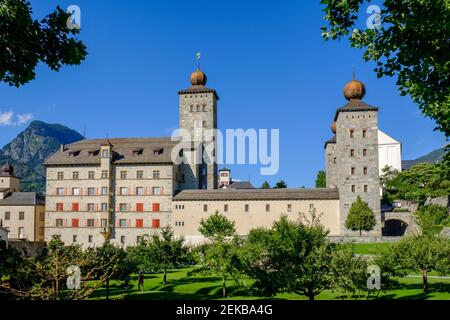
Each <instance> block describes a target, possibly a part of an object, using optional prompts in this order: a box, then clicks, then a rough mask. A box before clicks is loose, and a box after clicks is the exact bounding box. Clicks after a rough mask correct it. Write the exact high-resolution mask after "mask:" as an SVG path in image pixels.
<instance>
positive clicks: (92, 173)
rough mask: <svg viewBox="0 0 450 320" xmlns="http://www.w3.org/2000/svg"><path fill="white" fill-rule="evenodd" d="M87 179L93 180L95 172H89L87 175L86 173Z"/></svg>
mask: <svg viewBox="0 0 450 320" xmlns="http://www.w3.org/2000/svg"><path fill="white" fill-rule="evenodd" d="M88 179H89V180H94V179H95V172H94V171H89V173H88Z"/></svg>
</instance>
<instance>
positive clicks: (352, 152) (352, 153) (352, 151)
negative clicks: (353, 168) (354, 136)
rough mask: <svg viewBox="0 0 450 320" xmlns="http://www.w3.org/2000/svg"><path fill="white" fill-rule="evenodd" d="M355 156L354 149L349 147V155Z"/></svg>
mask: <svg viewBox="0 0 450 320" xmlns="http://www.w3.org/2000/svg"><path fill="white" fill-rule="evenodd" d="M354 156H355V149H351V150H350V157H354Z"/></svg>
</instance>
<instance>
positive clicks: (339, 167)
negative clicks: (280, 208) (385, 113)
mask: <svg viewBox="0 0 450 320" xmlns="http://www.w3.org/2000/svg"><path fill="white" fill-rule="evenodd" d="M364 95H365V86H364V84H363V83H362V82H360V81H357V80H352V81H350V82H349V83H347V84H346V86H345V88H344V96H345V98H346V99H347V100H348V103H347V104H346V105H345V106H343V107H342V108H339V109H338V110H337V111H336V115H335V118H334V121H335V124H334V125H333V126H332V127H333V128H334V130H335V132H336V135H335V143H328V144H326V150H327V153H328V152H329V153H330V158H332V162H333V163H332V164H331V165H330V166H327V169H330V174H329V175H330V183H329V185H330V186H332V185H333V184H334V183H336V186H337V188H338V189H339V197H340V228H341V234H344V235H354V234H357V233H354V232H352V231H351V230H347V229H346V228H345V220H346V218H347V215H348V212H349V209H350V207H351V205H352V203H353V202H355V200H356V198H357V196H360V197H361V199H362V200H363V201H365V202H367V203H368V204H369V206H370V208H371V209H372V210H373V212H374V213H375V216H376V219H377V225H376V226H375V227H374V229H373V230H372V231H370V232H366V233H365V234H366V235H375V236H377V235H381V224H380V221H381V209H380V180H379V174H378V108H377V107H373V106H370V105H368V104H366V103H365V102H363V101H362V98H363V97H364ZM333 147H334V149H333ZM327 163H328V162H327ZM333 169H334V170H335V171H333ZM327 179H328V175H327ZM327 183H328V182H327Z"/></svg>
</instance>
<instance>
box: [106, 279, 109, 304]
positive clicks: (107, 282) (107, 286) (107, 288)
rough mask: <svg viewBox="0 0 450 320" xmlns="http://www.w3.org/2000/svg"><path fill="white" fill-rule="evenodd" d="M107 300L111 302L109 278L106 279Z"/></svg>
mask: <svg viewBox="0 0 450 320" xmlns="http://www.w3.org/2000/svg"><path fill="white" fill-rule="evenodd" d="M106 300H109V278H108V279H106Z"/></svg>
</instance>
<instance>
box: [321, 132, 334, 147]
mask: <svg viewBox="0 0 450 320" xmlns="http://www.w3.org/2000/svg"><path fill="white" fill-rule="evenodd" d="M329 143H336V135H334V136H333V137H332V138H331V139H330V140H328V141H327V142H325V146H324V148H326V147H327V144H329Z"/></svg>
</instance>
